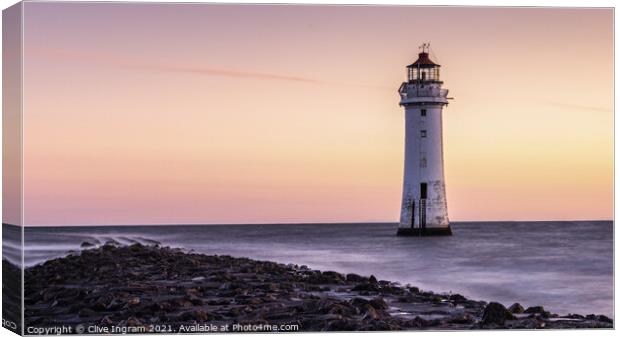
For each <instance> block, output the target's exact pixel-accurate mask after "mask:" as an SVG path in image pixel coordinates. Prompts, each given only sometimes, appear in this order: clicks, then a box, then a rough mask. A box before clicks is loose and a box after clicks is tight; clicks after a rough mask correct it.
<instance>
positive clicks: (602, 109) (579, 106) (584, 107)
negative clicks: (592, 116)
mask: <svg viewBox="0 0 620 337" xmlns="http://www.w3.org/2000/svg"><path fill="white" fill-rule="evenodd" d="M548 103H549V104H552V105H555V106H558V107H562V108H567V109H576V110H591V111H599V112H612V111H613V109H612V108H605V107H602V106H594V105H582V104H573V103H563V102H548Z"/></svg>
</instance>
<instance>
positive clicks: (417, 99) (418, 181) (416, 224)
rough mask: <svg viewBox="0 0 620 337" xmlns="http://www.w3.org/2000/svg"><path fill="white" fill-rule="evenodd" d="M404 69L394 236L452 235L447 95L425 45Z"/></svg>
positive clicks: (438, 66) (400, 91) (426, 44)
mask: <svg viewBox="0 0 620 337" xmlns="http://www.w3.org/2000/svg"><path fill="white" fill-rule="evenodd" d="M420 48H421V49H422V51H421V52H420V53H419V54H418V59H417V60H416V61H415V62H414V63H412V64H410V65H409V66H407V81H406V82H403V83H402V84H401V86H400V88H399V90H398V93H399V94H400V105H401V106H402V107H404V108H405V170H404V179H403V195H402V205H401V213H400V223H399V226H398V235H413V236H426V235H451V234H452V231H451V229H450V222H449V220H448V205H447V201H446V188H445V180H444V170H443V139H442V110H443V107H444V106H446V105H448V90H447V89H443V88H442V84H443V82H441V80H440V77H439V69H440V67H441V66H440V65H439V64H436V63H435V62H433V61H432V60H431V59H430V58H429V49H430V45H429V44H428V43H425V44H423V45H422V46H421V47H420Z"/></svg>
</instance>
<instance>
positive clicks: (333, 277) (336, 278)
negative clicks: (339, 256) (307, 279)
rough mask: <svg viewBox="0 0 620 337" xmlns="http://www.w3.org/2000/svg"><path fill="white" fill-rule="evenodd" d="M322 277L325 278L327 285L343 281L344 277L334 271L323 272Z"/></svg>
mask: <svg viewBox="0 0 620 337" xmlns="http://www.w3.org/2000/svg"><path fill="white" fill-rule="evenodd" d="M323 276H325V277H327V279H328V280H329V281H330V282H329V283H339V282H342V281H344V280H345V276H344V275H342V274H340V273H337V272H335V271H324V272H323Z"/></svg>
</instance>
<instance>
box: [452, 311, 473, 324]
mask: <svg viewBox="0 0 620 337" xmlns="http://www.w3.org/2000/svg"><path fill="white" fill-rule="evenodd" d="M474 321H475V319H474V317H473V316H472V315H470V314H467V313H461V314H456V315H454V316H451V317H449V318H448V319H447V322H448V323H453V324H471V323H473V322H474Z"/></svg>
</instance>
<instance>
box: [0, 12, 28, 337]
mask: <svg viewBox="0 0 620 337" xmlns="http://www.w3.org/2000/svg"><path fill="white" fill-rule="evenodd" d="M23 7H24V6H23V2H19V3H17V4H15V5H13V6H11V7H9V8H7V9H4V10H3V11H2V41H3V42H2V61H3V63H2V64H3V66H2V73H3V76H2V87H3V91H2V111H3V114H2V135H3V136H2V171H3V173H2V186H3V187H2V214H3V216H2V223H3V225H2V240H3V245H2V251H3V254H2V255H3V260H2V269H3V273H2V274H3V278H2V326H3V327H4V328H6V329H8V330H9V331H12V332H15V333H17V334H20V335H23V334H24V328H23V324H22V323H23V320H24V316H23V315H24V311H23V304H24V298H23V287H22V285H23V258H24V256H23V254H24V250H23V235H24V228H23V179H22V178H23V166H22V163H23V160H22V154H23V153H22V111H23V106H22V104H23V100H22V97H23V92H22V91H23ZM7 241H9V242H7ZM8 245H10V247H13V250H14V251H12V252H11V254H12V255H13V256H12V259H11V260H15V261H16V263H17V265H15V264H14V263H10V262H8V260H7V259H6V257H7V255H8V253H9V252H8V250H7V246H8ZM16 248H17V249H16ZM15 251H17V254H18V256H17V257H15V256H14V255H15V254H16V253H15Z"/></svg>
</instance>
